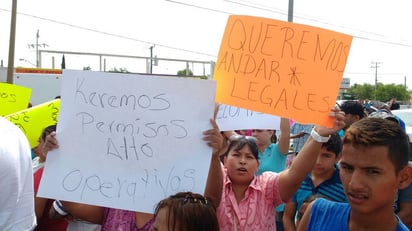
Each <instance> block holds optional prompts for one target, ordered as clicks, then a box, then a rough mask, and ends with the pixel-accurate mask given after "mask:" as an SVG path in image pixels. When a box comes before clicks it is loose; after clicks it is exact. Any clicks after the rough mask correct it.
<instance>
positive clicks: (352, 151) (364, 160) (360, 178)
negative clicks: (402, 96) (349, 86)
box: [340, 118, 411, 214]
mask: <svg viewBox="0 0 412 231" xmlns="http://www.w3.org/2000/svg"><path fill="white" fill-rule="evenodd" d="M408 153H409V143H408V138H407V136H406V134H405V133H404V132H403V131H402V130H401V128H400V126H397V125H394V123H393V122H392V121H389V120H387V119H382V118H364V119H362V120H360V121H358V122H356V123H353V124H352V125H351V126H350V127H349V128H348V129H347V130H346V132H345V136H344V138H343V149H342V156H341V159H340V178H341V180H342V185H343V187H344V189H345V194H346V196H347V199H348V202H349V204H350V205H351V207H352V210H353V211H357V212H358V213H361V214H363V213H373V212H376V211H379V210H384V209H392V206H393V201H394V198H395V195H396V193H397V191H398V189H400V188H404V187H406V186H407V185H409V183H410V180H411V176H410V174H409V170H408V167H407V165H408Z"/></svg>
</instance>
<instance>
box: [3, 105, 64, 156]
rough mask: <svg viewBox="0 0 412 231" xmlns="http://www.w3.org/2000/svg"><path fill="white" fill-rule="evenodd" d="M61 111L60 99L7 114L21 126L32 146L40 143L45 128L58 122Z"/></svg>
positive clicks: (7, 117) (8, 117) (9, 118)
mask: <svg viewBox="0 0 412 231" xmlns="http://www.w3.org/2000/svg"><path fill="white" fill-rule="evenodd" d="M59 111H60V99H55V100H51V101H49V102H45V103H42V104H39V105H36V106H34V107H31V108H28V109H25V110H22V111H18V112H15V113H13V114H10V115H7V116H5V118H6V119H8V120H10V121H11V122H13V123H14V124H15V125H16V126H17V127H19V128H20V129H21V130H22V131H23V132H24V134H25V135H26V137H27V139H28V140H29V143H30V147H32V148H33V147H35V146H37V145H38V143H39V137H40V135H41V133H42V131H43V129H44V128H46V127H47V126H50V125H54V124H57V117H58V115H59Z"/></svg>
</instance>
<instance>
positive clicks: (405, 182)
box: [398, 165, 412, 189]
mask: <svg viewBox="0 0 412 231" xmlns="http://www.w3.org/2000/svg"><path fill="white" fill-rule="evenodd" d="M398 177H399V186H398V188H399V189H404V188H406V187H408V186H409V184H410V183H411V182H412V167H411V166H409V165H408V166H406V167H404V168H403V169H402V170H401V171H400V172H399V176H398Z"/></svg>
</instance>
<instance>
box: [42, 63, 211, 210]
mask: <svg viewBox="0 0 412 231" xmlns="http://www.w3.org/2000/svg"><path fill="white" fill-rule="evenodd" d="M215 88H216V84H215V82H214V81H211V80H195V79H183V78H177V77H176V78H175V77H160V76H150V77H148V76H139V75H135V74H119V73H117V74H116V73H102V72H91V71H90V72H88V71H70V70H65V71H64V73H63V75H62V94H61V111H60V114H59V121H58V126H57V139H58V142H59V148H58V149H57V150H54V151H52V152H50V153H49V154H48V157H47V161H46V166H45V170H44V174H43V177H42V180H41V185H40V189H39V195H40V196H42V197H47V198H55V199H60V200H67V201H74V202H80V203H86V204H93V205H100V206H104V207H113V208H119V209H126V210H133V211H142V212H149V213H153V209H154V206H155V205H156V203H157V202H159V201H160V200H161V199H163V198H165V197H167V196H169V195H171V194H175V193H176V192H180V191H193V192H198V193H202V194H203V192H204V188H205V185H206V179H207V173H208V169H209V164H210V156H211V149H210V148H209V147H208V146H207V145H206V144H205V143H204V141H203V140H202V132H203V131H204V130H207V129H210V128H211V125H210V122H209V119H210V118H212V117H213V109H214V96H215Z"/></svg>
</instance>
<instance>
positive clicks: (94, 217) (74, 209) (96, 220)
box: [49, 201, 103, 224]
mask: <svg viewBox="0 0 412 231" xmlns="http://www.w3.org/2000/svg"><path fill="white" fill-rule="evenodd" d="M60 202H61V204H62V206H63V207H64V209H65V210H66V211H67V212H68V213H69V214H70V215H71V216H73V218H78V219H81V220H84V221H88V222H90V223H93V224H101V223H102V221H103V207H100V206H95V205H87V204H81V203H76V202H69V201H60ZM49 215H50V213H49Z"/></svg>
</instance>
